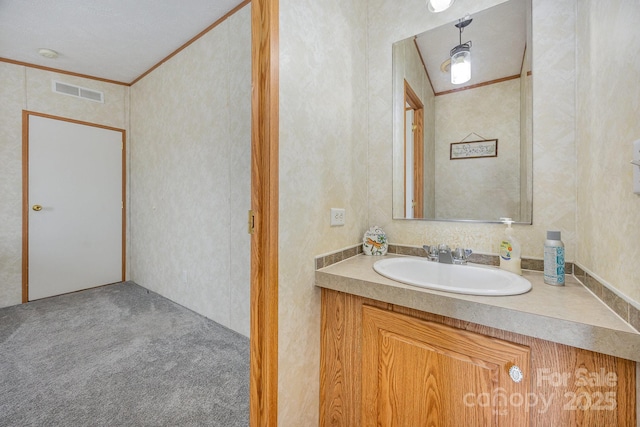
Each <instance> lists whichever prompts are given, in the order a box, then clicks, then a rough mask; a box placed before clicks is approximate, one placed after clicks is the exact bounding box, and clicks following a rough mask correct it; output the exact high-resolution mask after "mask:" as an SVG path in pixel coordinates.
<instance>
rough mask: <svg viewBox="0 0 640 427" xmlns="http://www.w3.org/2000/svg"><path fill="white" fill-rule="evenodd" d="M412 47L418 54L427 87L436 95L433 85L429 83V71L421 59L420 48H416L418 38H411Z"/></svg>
mask: <svg viewBox="0 0 640 427" xmlns="http://www.w3.org/2000/svg"><path fill="white" fill-rule="evenodd" d="M413 45H414V46H415V47H416V51H417V52H418V57H419V58H420V62H422V68H424V74H425V75H426V76H427V81H428V82H429V86H431V92H433V93H436V90H435V89H434V88H433V83H431V76H430V75H429V70H427V64H425V62H424V58H423V57H422V52H420V47H418V38H417V37H414V38H413Z"/></svg>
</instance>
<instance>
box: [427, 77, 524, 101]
mask: <svg viewBox="0 0 640 427" xmlns="http://www.w3.org/2000/svg"><path fill="white" fill-rule="evenodd" d="M519 78H520V74H514V75H513V76H507V77H502V78H500V79H495V80H489V81H488V82H482V83H478V84H475V85H469V86H465V87H461V88H457V89H451V90H445V91H443V92H438V93H436V94H435V95H436V96H440V95H448V94H450V93H455V92H462V91H463V90H470V89H476V88H479V87H482V86H489V85H493V84H496V83H502V82H506V81H509V80H514V79H519Z"/></svg>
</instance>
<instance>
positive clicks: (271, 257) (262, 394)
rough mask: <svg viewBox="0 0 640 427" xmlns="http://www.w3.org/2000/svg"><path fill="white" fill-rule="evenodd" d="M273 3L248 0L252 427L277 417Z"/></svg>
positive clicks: (273, 422)
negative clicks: (251, 218) (249, 35)
mask: <svg viewBox="0 0 640 427" xmlns="http://www.w3.org/2000/svg"><path fill="white" fill-rule="evenodd" d="M278 6H279V5H278V0H253V1H252V2H251V86H252V94H251V209H252V210H253V214H254V224H253V225H254V232H253V235H252V238H251V331H250V333H251V338H250V343H251V344H250V346H251V362H250V395H249V396H250V397H249V406H250V412H249V419H250V425H251V426H252V427H258V426H260V427H262V426H276V425H277V419H278V418H277V415H278V138H279V136H278V135H279V134H278V131H279V130H278V129H279V118H278V117H279V109H278V99H279V85H278V76H279V72H278V70H279V56H278V55H279V38H278V37H279V31H278V19H279V9H278Z"/></svg>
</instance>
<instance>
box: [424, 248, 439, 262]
mask: <svg viewBox="0 0 640 427" xmlns="http://www.w3.org/2000/svg"><path fill="white" fill-rule="evenodd" d="M422 248H423V249H424V250H425V251H426V252H427V257H428V258H429V259H430V260H431V261H437V260H438V246H436V245H431V246H429V245H423V246H422Z"/></svg>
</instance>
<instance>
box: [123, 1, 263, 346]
mask: <svg viewBox="0 0 640 427" xmlns="http://www.w3.org/2000/svg"><path fill="white" fill-rule="evenodd" d="M250 16H251V11H250V5H248V6H246V7H244V8H243V9H242V10H240V11H238V12H237V13H235V14H234V15H233V16H231V17H230V18H229V19H227V20H226V21H224V22H223V23H222V24H220V25H219V26H217V27H216V28H214V29H213V30H212V31H210V32H209V33H207V34H206V35H205V36H204V37H202V38H201V39H199V40H198V41H196V42H195V43H193V44H192V45H191V46H189V47H188V48H187V49H185V50H183V51H182V52H180V53H179V54H178V55H176V56H175V57H173V58H172V59H171V60H170V61H168V62H166V63H164V64H163V65H162V66H161V67H159V68H158V69H156V70H155V71H153V72H152V73H151V74H149V75H148V76H146V77H145V78H144V79H142V80H141V81H139V82H138V83H136V84H135V85H134V86H133V87H132V88H131V123H132V127H131V178H130V185H131V204H130V223H131V233H132V248H131V253H130V257H131V264H130V276H131V278H132V279H133V280H134V281H136V282H137V283H139V284H140V285H141V286H144V287H146V288H148V289H151V290H153V291H155V292H158V293H159V294H161V295H163V296H165V297H167V298H169V299H171V300H173V301H176V302H177V303H179V304H181V305H184V306H185V307H188V308H190V309H192V310H194V311H196V312H198V313H200V314H203V315H205V316H207V317H208V318H210V319H213V320H214V321H216V322H218V323H220V324H222V325H225V326H227V327H229V328H231V329H233V330H235V331H238V332H240V333H242V334H244V335H248V334H249V325H250V323H249V309H250V306H249V290H250V284H249V272H250V262H249V259H250V258H249V256H250V246H249V245H250V239H249V235H248V234H247V231H246V218H247V216H246V215H247V211H248V209H249V207H250V137H251V135H250V129H251V125H250V120H251V113H250V106H251V27H250V25H251V23H250Z"/></svg>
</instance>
